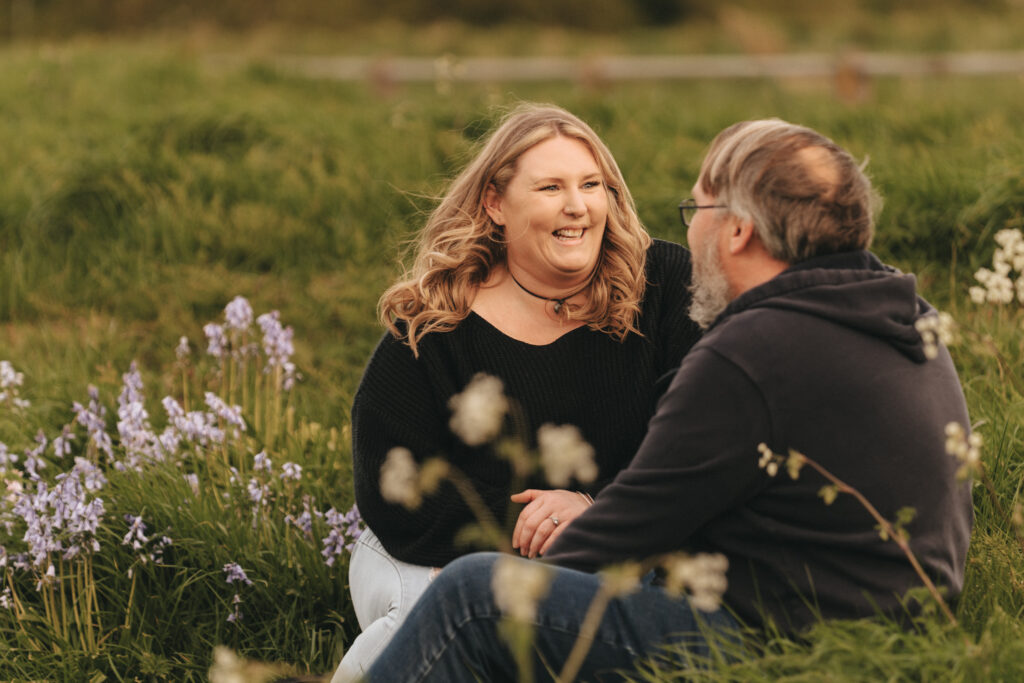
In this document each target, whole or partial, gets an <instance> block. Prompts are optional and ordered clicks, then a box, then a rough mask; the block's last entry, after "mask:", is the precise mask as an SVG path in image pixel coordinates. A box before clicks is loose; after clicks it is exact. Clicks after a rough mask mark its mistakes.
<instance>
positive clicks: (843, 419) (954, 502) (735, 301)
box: [370, 120, 973, 681]
mask: <svg viewBox="0 0 1024 683" xmlns="http://www.w3.org/2000/svg"><path fill="white" fill-rule="evenodd" d="M693 195H694V199H693V200H690V201H689V202H687V203H684V204H683V205H681V214H682V217H683V221H684V223H686V222H687V221H688V217H692V223H690V224H689V225H688V232H687V239H688V240H689V243H690V247H691V249H692V250H693V258H694V283H693V291H694V305H693V308H692V310H691V315H692V316H693V318H694V319H695V320H696V321H697V322H699V323H700V324H701V325H702V326H705V327H706V328H707V333H706V335H705V336H704V338H703V339H702V340H701V341H700V342H699V343H698V344H697V345H696V346H695V347H694V348H693V350H692V351H691V352H690V353H689V355H688V356H687V357H686V358H685V359H684V361H683V363H682V365H681V366H680V368H679V370H678V372H677V373H676V376H675V378H674V379H673V381H672V384H671V386H670V388H669V389H668V391H667V393H666V394H665V396H664V397H663V398H662V400H661V402H660V404H659V406H658V411H657V413H656V414H655V416H654V417H653V418H652V420H651V422H650V425H649V431H648V435H647V437H646V439H645V440H644V442H643V444H642V445H641V447H640V450H639V452H638V453H637V455H636V458H635V459H634V461H633V462H632V464H631V465H630V467H629V468H628V469H626V470H624V471H623V472H621V473H620V475H619V476H618V477H617V478H616V479H615V481H614V482H613V483H612V484H611V485H609V486H608V487H607V488H606V489H605V490H604V491H602V493H601V495H600V496H599V497H598V498H597V500H596V501H595V503H594V504H593V506H592V507H591V508H590V509H589V510H587V511H586V512H585V513H584V514H583V515H581V516H580V517H578V518H577V519H576V520H575V521H573V522H572V523H571V524H569V525H567V526H565V527H564V529H560V530H559V531H560V532H561V533H560V535H559V537H558V538H557V539H556V540H555V542H554V543H553V545H552V546H551V548H550V550H549V552H548V553H547V554H546V559H547V560H548V561H549V562H551V563H554V564H557V565H560V567H561V568H559V569H558V570H557V571H554V572H553V574H554V579H553V583H552V584H551V586H550V588H549V590H548V594H547V597H546V598H545V599H543V600H542V601H541V602H540V603H539V605H538V606H537V608H536V613H535V615H532V618H531V621H532V623H533V626H534V631H533V632H534V653H535V655H536V657H537V663H536V664H535V666H534V669H535V674H536V675H537V676H539V677H541V678H544V676H545V672H546V671H548V670H552V671H554V672H555V673H558V671H559V670H560V669H561V666H562V663H563V662H564V661H565V660H566V659H567V658H568V657H569V653H570V650H571V649H572V646H573V644H574V642H575V641H576V639H577V635H578V634H579V632H580V629H581V627H582V623H583V621H584V617H585V615H586V612H587V609H588V606H589V605H590V603H591V602H592V599H593V597H594V596H595V594H596V593H597V591H598V589H599V586H600V585H601V579H600V578H599V577H597V576H596V575H594V574H591V573H590V572H593V571H596V570H597V569H599V568H601V567H603V566H607V565H613V564H617V563H622V562H625V561H629V560H637V559H641V558H647V557H650V556H655V555H658V554H662V553H667V552H671V551H677V550H683V551H687V552H691V553H693V552H714V553H722V554H724V555H725V556H726V557H727V558H728V561H729V565H728V567H729V568H728V573H727V578H728V589H727V591H726V593H725V595H724V605H723V607H722V608H721V609H719V610H717V611H713V612H710V613H701V614H700V617H699V618H698V616H697V613H696V612H695V611H694V610H693V609H692V608H691V605H690V604H689V603H688V602H687V601H686V600H679V599H675V598H672V597H671V596H670V595H669V594H668V593H667V592H665V591H664V590H663V589H662V588H660V587H659V586H656V585H646V584H645V585H643V586H642V587H641V588H640V589H639V590H637V591H635V592H633V593H631V594H628V595H624V596H621V597H617V598H615V599H613V600H612V601H611V603H610V604H609V606H608V609H607V610H606V611H605V613H604V617H603V619H602V621H601V623H600V625H599V626H598V628H597V631H596V634H595V637H594V644H593V646H592V647H590V649H589V652H588V654H587V657H586V659H585V660H584V661H583V665H582V666H583V668H582V669H581V671H580V676H581V678H582V679H583V680H595V679H597V680H603V679H602V674H601V672H609V671H611V670H614V669H622V668H629V667H630V666H631V665H632V663H633V661H634V659H635V658H636V657H638V656H643V655H651V654H654V653H655V652H657V651H658V647H659V646H660V645H662V644H664V643H666V642H681V643H683V644H682V645H680V646H677V647H678V648H680V649H679V650H677V651H682V652H684V653H685V652H686V651H687V649H688V651H690V652H697V653H698V654H699V653H701V652H703V651H704V648H705V647H706V643H705V641H704V636H703V635H701V633H702V632H703V633H705V634H706V633H708V630H707V629H709V628H710V629H712V630H719V631H722V632H728V631H729V630H731V629H735V628H736V627H737V624H738V623H745V624H747V625H751V626H754V627H758V626H763V625H766V624H768V623H771V624H773V625H774V626H775V627H777V628H779V629H782V630H783V631H786V632H799V631H800V630H802V629H804V628H805V627H807V626H809V625H810V624H812V623H814V622H815V621H817V620H819V619H822V618H826V619H828V618H858V617H862V616H871V615H875V614H879V613H882V614H889V615H893V616H895V617H897V618H899V617H900V616H901V615H905V614H906V609H907V608H905V607H904V606H903V604H902V601H903V599H904V598H905V595H906V593H907V591H908V590H910V589H912V588H915V587H918V586H920V585H921V580H920V578H919V577H918V575H917V574H916V573H915V571H914V569H913V568H912V567H911V564H910V563H909V562H908V560H907V558H906V557H905V555H904V554H903V553H902V551H901V550H900V549H899V547H898V546H897V545H896V544H895V543H893V542H892V541H891V540H888V541H887V540H885V539H883V538H882V537H881V536H880V534H879V532H878V530H877V529H876V527H875V525H876V522H875V520H874V519H873V518H872V517H871V516H870V515H869V514H868V512H867V511H866V510H865V509H864V508H863V507H862V506H861V505H860V504H859V503H857V502H856V500H855V499H854V498H853V497H852V496H842V495H841V496H839V498H838V499H836V500H835V501H834V502H833V503H832V504H831V505H826V504H825V502H823V500H822V498H821V497H820V496H819V492H820V490H821V489H822V487H823V486H824V485H826V484H827V483H828V482H827V481H826V480H825V479H824V478H823V477H822V476H820V475H819V474H817V473H816V472H812V471H810V470H809V468H805V469H804V471H802V472H801V473H800V474H799V476H798V478H796V479H791V478H790V477H788V476H785V475H780V476H777V477H771V476H768V474H767V473H766V472H765V471H764V470H762V469H760V468H759V467H758V459H759V455H760V454H759V452H758V446H759V445H760V444H767V446H768V447H769V448H771V450H772V451H774V452H777V453H778V452H782V453H785V452H787V450H788V449H794V450H796V451H799V452H801V453H803V454H805V455H807V456H808V457H810V458H813V459H814V460H815V461H816V462H818V463H820V464H821V465H822V466H823V467H825V468H826V469H827V470H828V471H830V472H831V473H833V474H834V475H835V476H837V477H839V478H840V479H841V480H843V481H845V482H846V483H848V484H850V485H851V486H853V487H854V488H856V489H857V490H859V491H860V492H861V493H862V494H864V496H866V498H867V499H868V500H869V501H870V502H871V503H872V504H873V505H874V506H875V507H876V508H877V509H878V510H879V512H880V513H881V514H882V515H883V516H884V517H885V518H887V519H889V520H894V519H896V518H897V516H898V511H899V510H900V509H901V508H905V507H910V508H913V509H914V510H915V512H916V516H915V517H914V518H913V519H912V521H910V522H909V523H908V524H906V525H905V528H906V531H907V533H908V534H909V536H910V545H911V548H912V550H913V552H914V554H915V555H916V557H917V559H918V560H919V561H920V563H921V565H922V566H923V568H924V570H925V571H926V572H927V574H928V575H929V576H930V578H931V579H932V580H933V581H934V582H935V583H936V584H938V585H939V586H941V587H942V588H943V589H944V590H945V595H946V598H947V599H950V600H952V599H955V598H956V596H957V595H958V594H959V592H960V590H961V587H962V584H963V574H964V564H965V556H966V553H967V546H968V539H969V535H970V529H971V524H972V520H973V513H972V507H971V499H970V494H969V487H968V486H967V484H965V483H963V482H958V481H956V477H955V470H956V468H957V463H956V462H954V461H953V459H952V458H951V457H950V456H949V455H947V454H946V450H945V438H946V437H945V427H946V425H947V424H949V423H951V422H955V423H958V424H959V425H961V426H962V427H963V428H964V429H965V430H966V429H967V428H968V425H969V420H968V416H967V409H966V405H965V402H964V398H963V393H962V390H961V388H960V384H959V381H958V379H957V376H956V372H955V370H954V367H953V364H952V361H951V359H950V357H949V354H948V353H947V352H946V351H945V350H944V349H940V350H939V353H938V355H937V357H936V358H934V359H932V360H926V357H925V353H924V344H923V342H922V339H921V336H920V334H919V333H918V332H917V330H916V329H915V326H914V323H915V321H916V320H917V319H919V318H921V317H923V316H930V315H935V311H934V309H932V308H931V307H930V306H929V305H928V304H927V303H926V302H925V301H924V300H923V299H921V298H919V297H918V296H917V295H916V293H915V282H914V278H913V276H910V275H904V274H901V273H899V272H897V271H895V270H893V269H891V268H888V267H886V266H884V265H882V264H881V263H880V262H879V261H878V260H877V259H876V258H875V257H874V256H873V255H872V254H871V253H870V252H868V251H866V250H867V248H868V247H869V245H870V242H871V238H872V232H873V204H874V196H873V191H872V188H871V185H870V182H869V181H868V179H867V178H866V177H865V175H864V173H863V172H862V170H861V168H860V167H859V166H858V165H857V164H856V163H855V161H854V160H853V158H852V157H851V156H850V155H849V154H848V153H846V152H845V151H844V150H842V149H840V148H839V147H838V146H836V145H835V144H834V143H833V142H832V141H831V140H829V139H827V138H825V137H823V136H822V135H820V134H818V133H816V132H814V131H812V130H809V129H807V128H803V127H800V126H795V125H792V124H789V123H786V122H783V121H779V120H766V121H749V122H743V123H739V124H736V125H734V126H731V127H730V128H727V129H726V130H724V131H723V132H722V133H720V134H719V135H718V137H717V138H716V139H715V140H714V142H713V143H712V145H711V148H710V150H709V153H708V155H707V157H706V158H705V160H704V163H703V165H702V167H701V171H700V178H699V180H698V182H697V184H696V185H695V186H694V188H693ZM614 398H615V397H609V400H614ZM499 557H500V556H497V555H493V554H483V555H475V556H470V557H468V558H463V559H461V560H459V561H457V562H455V563H453V564H452V565H449V567H448V568H446V569H445V570H444V571H443V572H442V573H441V575H440V576H439V577H438V578H437V579H436V581H435V583H434V585H433V586H432V589H431V590H430V591H429V592H428V593H427V594H426V595H425V596H424V598H423V600H422V601H421V602H420V603H419V605H418V606H417V607H416V609H415V610H414V611H413V613H412V615H411V616H410V617H409V620H408V622H407V623H406V625H405V626H404V627H403V629H402V631H401V632H400V633H399V634H398V637H396V639H395V641H394V642H393V644H392V645H391V647H389V648H388V649H387V650H386V651H385V652H384V653H383V655H382V656H381V658H380V660H379V664H378V665H377V666H375V667H374V668H373V669H372V670H371V672H370V680H371V681H399V680H401V681H420V680H431V681H433V680H438V681H441V680H444V681H461V680H489V681H490V680H516V678H517V675H516V672H515V659H514V658H513V657H512V655H511V652H510V650H509V648H508V646H507V645H506V644H505V643H504V641H503V640H502V638H501V636H500V635H499V632H498V629H497V623H498V622H499V621H500V618H501V610H499V609H498V608H497V606H496V605H495V600H494V596H493V595H492V583H491V573H492V566H493V565H494V564H495V562H497V561H499V560H498V558H499ZM500 561H501V562H508V561H509V560H507V559H502V560H500ZM517 561H519V562H525V561H522V560H517ZM911 609H912V608H911ZM527 615H528V616H531V615H530V614H529V613H527ZM701 624H703V626H702V625H701ZM702 629H703V631H702ZM678 634H688V635H683V636H679V635H678ZM545 667H547V668H545Z"/></svg>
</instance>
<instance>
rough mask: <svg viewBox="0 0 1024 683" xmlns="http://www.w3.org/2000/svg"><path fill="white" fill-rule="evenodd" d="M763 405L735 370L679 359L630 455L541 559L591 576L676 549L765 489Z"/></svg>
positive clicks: (702, 355) (711, 357) (703, 356)
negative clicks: (761, 457) (759, 462)
mask: <svg viewBox="0 0 1024 683" xmlns="http://www.w3.org/2000/svg"><path fill="white" fill-rule="evenodd" d="M769 430H770V422H769V415H768V411H767V408H766V406H765V405H764V402H763V400H762V398H761V395H760V393H759V392H758V391H757V389H756V387H755V386H754V384H753V383H752V382H751V381H750V379H749V378H748V377H747V376H746V375H745V374H744V373H743V372H741V371H740V370H739V369H738V368H737V367H736V366H734V365H733V364H732V363H730V362H728V361H727V360H726V359H724V358H722V357H720V356H719V355H718V354H716V353H714V352H713V351H710V350H708V349H706V348H700V347H698V348H697V349H695V350H694V351H693V352H692V353H691V354H690V355H689V356H687V357H686V359H685V360H684V361H683V364H682V366H681V367H680V369H679V372H678V373H677V374H676V377H675V378H674V380H673V382H672V385H671V387H670V388H669V390H668V392H667V393H666V394H665V396H664V397H663V398H662V399H661V402H660V403H659V406H658V411H657V413H656V414H655V416H654V417H653V418H652V419H651V422H650V428H649V430H648V433H647V436H646V438H645V439H644V441H643V443H642V444H641V445H640V449H639V451H638V452H637V455H636V457H635V458H634V459H633V462H632V463H631V464H630V466H629V467H628V468H626V469H625V470H623V471H622V472H620V473H619V475H618V476H617V477H616V478H615V480H614V481H613V482H612V483H611V484H610V485H609V486H608V487H607V488H606V489H604V490H603V491H602V492H601V493H600V495H599V496H598V497H597V499H596V500H595V502H594V504H593V505H592V506H591V507H590V508H589V509H588V510H587V511H586V512H585V513H584V514H583V515H581V516H580V517H578V518H577V519H576V520H574V521H573V522H572V523H571V524H570V525H569V526H568V527H567V528H566V529H565V531H564V532H562V534H561V535H560V536H559V537H558V539H557V540H556V541H555V543H554V544H553V545H552V547H551V548H550V550H549V552H548V553H547V555H546V558H545V559H547V560H549V561H551V562H554V563H556V564H559V565H563V566H567V567H571V568H574V569H580V570H583V571H595V570H597V569H599V568H600V567H602V566H606V565H609V564H616V563H619V562H623V561H626V560H640V559H643V558H646V557H650V556H651V555H656V554H660V553H665V552H672V551H676V550H680V549H684V548H686V547H687V545H688V540H689V539H690V538H691V537H692V536H693V535H694V534H695V533H697V532H698V531H699V530H700V528H701V527H702V526H703V525H704V524H705V523H707V522H708V521H710V520H712V519H714V518H715V517H716V516H718V515H720V514H722V513H724V512H725V511H728V510H731V509H733V508H735V507H737V506H739V505H741V504H742V503H743V502H744V501H746V500H749V499H750V497H752V496H753V495H754V494H755V493H756V492H757V491H759V490H760V489H761V488H762V487H763V486H764V485H765V479H766V477H765V476H764V474H763V472H761V471H760V470H759V468H758V466H757V460H758V452H757V445H758V443H760V442H762V441H765V442H770V438H769Z"/></svg>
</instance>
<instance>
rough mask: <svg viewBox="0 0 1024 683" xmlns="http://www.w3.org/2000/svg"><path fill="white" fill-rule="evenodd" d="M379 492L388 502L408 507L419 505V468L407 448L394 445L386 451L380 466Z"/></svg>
mask: <svg viewBox="0 0 1024 683" xmlns="http://www.w3.org/2000/svg"><path fill="white" fill-rule="evenodd" d="M380 494H381V496H383V498H384V500H386V501H388V502H389V503H398V504H399V505H404V506H405V507H407V508H409V509H414V508H417V507H419V505H420V501H421V499H422V497H421V495H420V486H419V470H418V468H417V467H416V461H415V460H413V457H412V453H411V452H410V451H409V449H408V448H402V447H401V446H395V447H394V448H392V449H391V450H390V451H388V454H387V458H386V459H385V460H384V464H383V465H381V467H380Z"/></svg>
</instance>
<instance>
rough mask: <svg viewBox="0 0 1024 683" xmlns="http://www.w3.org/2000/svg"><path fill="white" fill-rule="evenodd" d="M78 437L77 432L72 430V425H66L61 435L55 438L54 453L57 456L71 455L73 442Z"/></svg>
mask: <svg viewBox="0 0 1024 683" xmlns="http://www.w3.org/2000/svg"><path fill="white" fill-rule="evenodd" d="M76 438H77V437H76V436H75V433H74V432H73V431H71V425H64V429H62V430H61V432H60V436H58V437H55V438H54V439H53V455H54V456H55V457H57V458H63V457H64V456H65V455H69V454H70V453H71V442H72V441H74V440H75V439H76Z"/></svg>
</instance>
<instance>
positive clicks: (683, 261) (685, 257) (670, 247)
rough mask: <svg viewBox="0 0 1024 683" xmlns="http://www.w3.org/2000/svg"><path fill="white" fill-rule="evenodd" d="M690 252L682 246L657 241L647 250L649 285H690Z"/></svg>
mask: <svg viewBox="0 0 1024 683" xmlns="http://www.w3.org/2000/svg"><path fill="white" fill-rule="evenodd" d="M690 269H691V263H690V250H689V249H687V248H686V247H684V246H683V245H681V244H676V243H675V242H669V241H668V240H661V239H655V240H654V241H653V242H652V243H651V246H650V247H649V248H648V249H647V264H646V271H647V272H646V275H647V282H648V284H655V285H661V284H667V285H669V286H672V285H681V286H683V287H686V286H688V285H689V283H690Z"/></svg>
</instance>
